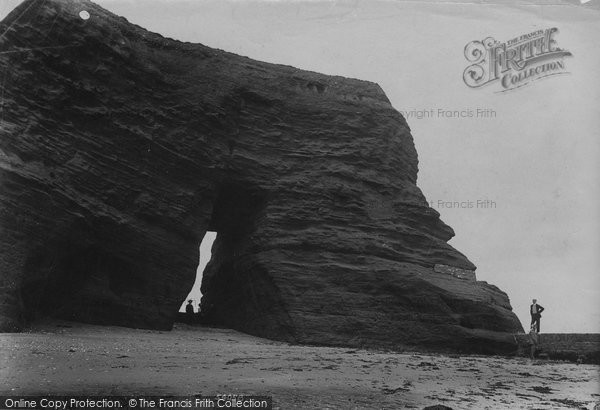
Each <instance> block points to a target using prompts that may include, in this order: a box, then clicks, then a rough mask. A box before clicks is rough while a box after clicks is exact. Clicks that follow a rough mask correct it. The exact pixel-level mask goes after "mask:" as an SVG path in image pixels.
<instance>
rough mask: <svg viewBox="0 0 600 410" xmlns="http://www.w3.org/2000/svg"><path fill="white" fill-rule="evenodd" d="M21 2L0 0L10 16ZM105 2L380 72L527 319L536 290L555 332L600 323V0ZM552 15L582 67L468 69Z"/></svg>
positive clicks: (325, 63) (370, 74)
mask: <svg viewBox="0 0 600 410" xmlns="http://www.w3.org/2000/svg"><path fill="white" fill-rule="evenodd" d="M17 3H18V2H16V1H12V0H4V3H2V2H0V17H1V16H3V15H5V14H6V13H7V12H8V11H9V10H10V8H12V7H14V5H15V4H17ZM96 3H98V4H100V5H102V6H103V7H105V8H107V9H108V10H111V11H112V12H114V13H116V14H119V15H122V16H124V17H126V18H127V19H128V20H129V21H131V22H133V23H135V24H138V25H140V26H142V27H145V28H146V29H148V30H150V31H154V32H158V33H161V34H162V35H164V36H166V37H171V38H174V39H177V40H182V41H190V42H195V43H202V44H205V45H207V46H210V47H214V48H219V49H223V50H226V51H230V52H234V53H237V54H240V55H244V56H248V57H251V58H253V59H257V60H261V61H267V62H272V63H279V64H287V65H292V66H295V67H298V68H301V69H306V70H311V71H317V72H321V73H326V74H335V75H342V76H346V77H352V78H359V79H362V80H369V81H373V82H376V83H378V84H379V85H380V86H381V87H382V88H383V90H384V91H385V93H386V95H387V96H388V98H389V99H390V101H391V103H392V105H393V106H394V107H395V108H396V109H397V110H399V111H401V112H404V113H406V115H405V116H406V118H407V121H408V123H409V125H410V127H411V130H412V135H413V137H414V140H415V145H416V148H417V152H418V154H419V177H418V186H419V187H420V188H421V190H422V191H423V193H424V194H425V196H426V198H427V199H428V201H429V202H430V204H431V206H432V207H433V208H435V209H436V210H438V212H440V214H441V218H442V220H443V221H444V222H446V223H447V224H449V225H450V226H452V228H453V229H454V231H455V232H456V237H455V238H453V239H452V240H451V241H450V243H451V244H452V245H453V246H454V247H455V248H457V249H458V250H460V251H461V252H462V253H464V254H465V255H467V257H468V258H469V259H470V260H471V261H472V262H473V263H475V265H477V267H478V269H477V278H478V280H484V281H487V282H489V283H492V284H494V285H496V286H498V287H499V288H501V289H502V290H504V291H505V292H507V294H508V296H509V298H510V301H511V304H512V306H513V309H514V311H515V313H516V314H517V316H518V317H519V319H520V320H521V322H522V323H523V324H524V327H525V328H527V327H528V326H529V321H530V318H529V304H530V303H531V299H532V298H536V299H537V300H538V303H539V304H541V305H542V306H544V307H545V308H546V311H545V312H544V315H543V316H544V317H543V319H542V327H541V330H542V332H548V333H550V332H570V333H574V332H577V333H588V332H595V333H598V332H600V309H599V308H600V302H599V301H600V272H599V270H600V269H599V268H600V256H599V255H600V254H599V252H598V250H599V249H600V230H599V229H598V228H599V226H600V224H599V221H600V207H599V206H598V202H599V200H600V185H599V184H598V176H599V175H600V173H599V171H600V169H599V168H600V161H599V160H600V135H599V131H598V130H600V115H599V114H600V79H599V78H598V76H597V75H596V72H597V68H598V67H600V44H599V43H598V39H600V24H598V23H600V10H599V7H598V3H599V1H598V0H592V1H591V2H590V3H588V4H586V5H585V6H581V5H578V2H576V1H572V2H570V3H566V2H560V1H554V2H552V1H547V2H545V4H543V5H541V4H539V3H538V4H534V3H532V2H529V3H524V2H518V3H517V2H511V1H497V2H481V1H478V2H477V3H469V2H465V1H461V2H454V1H435V2H434V1H391V0H387V1H358V0H356V1H355V0H349V1H333V0H331V1H330V0H327V1H326V0H323V1H321V0H310V1H303V0H263V1H258V0H247V1H244V0H218V1H217V0H197V1H189V0H187V1H186V0H97V1H96ZM517 4H519V5H518V6H517ZM92 18H93V16H92ZM552 27H556V28H558V32H557V33H556V34H555V37H554V39H555V41H556V43H557V44H558V46H559V47H561V48H563V49H566V50H568V51H570V52H571V53H572V56H570V57H565V58H564V60H563V61H564V64H565V71H566V73H564V74H562V75H555V76H550V77H546V78H544V79H541V80H539V81H534V82H531V83H530V84H528V85H526V86H524V87H520V88H517V89H514V90H511V91H507V92H498V91H500V90H501V89H502V88H501V86H500V85H499V84H497V83H496V84H491V85H488V86H485V87H481V88H470V87H468V86H467V85H466V84H465V82H464V81H463V71H464V70H465V68H466V67H467V66H468V65H469V64H470V63H469V62H468V61H467V60H466V58H465V56H464V48H465V45H466V44H467V43H469V42H471V41H473V40H483V39H484V38H486V37H493V38H494V39H496V40H498V41H500V42H504V41H507V40H510V39H513V38H515V37H518V36H520V35H522V34H527V33H531V32H533V31H536V30H540V29H541V30H544V29H548V28H552ZM478 109H479V110H481V111H479V112H480V113H482V114H483V113H487V114H488V115H486V116H484V115H481V116H477V112H478V111H477V110H478ZM426 111H427V112H428V113H430V114H429V115H425V116H423V115H418V114H419V113H425V112H426ZM455 111H458V114H454V115H453V112H455ZM411 112H412V114H411ZM448 112H450V114H448ZM461 112H462V113H463V114H464V113H468V112H472V113H473V115H472V116H468V114H464V115H461ZM431 113H433V114H431ZM478 200H479V201H485V200H487V201H488V202H480V204H487V205H488V206H483V205H482V206H477V201H478ZM453 202H458V203H459V204H460V203H462V204H463V205H465V206H450V205H449V204H448V203H453ZM469 203H472V204H473V205H472V206H471V207H469V206H468V204H469ZM209 248H210V244H209V242H206V244H205V245H204V248H202V249H201V255H200V258H201V265H202V263H205V262H206V260H208V258H209V257H210V251H209ZM195 286H196V287H198V286H199V282H198V283H197V285H195ZM196 295H197V294H196ZM196 295H195V296H194V297H193V298H194V299H195V300H196V302H197V301H198V300H199V299H198V297H197V296H196ZM195 305H197V303H195Z"/></svg>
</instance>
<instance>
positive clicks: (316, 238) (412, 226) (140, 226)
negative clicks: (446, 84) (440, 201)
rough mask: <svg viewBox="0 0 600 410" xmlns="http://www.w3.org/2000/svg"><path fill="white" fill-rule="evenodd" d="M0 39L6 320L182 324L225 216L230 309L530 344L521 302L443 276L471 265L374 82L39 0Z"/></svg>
mask: <svg viewBox="0 0 600 410" xmlns="http://www.w3.org/2000/svg"><path fill="white" fill-rule="evenodd" d="M82 10H86V11H87V12H89V14H90V16H91V17H90V18H89V19H88V20H83V19H81V18H80V17H79V13H80V12H81V11H82ZM0 32H2V33H4V35H3V37H2V40H1V43H0V46H1V51H2V53H1V54H0V62H1V67H2V70H3V72H2V75H3V77H4V82H3V83H4V90H3V106H2V126H1V130H0V132H1V135H0V171H1V174H0V175H1V176H0V178H1V179H0V183H1V189H0V202H1V208H0V226H1V229H2V234H1V235H0V269H1V272H2V282H1V284H0V326H1V327H2V329H3V330H16V329H19V328H20V327H21V326H22V325H23V324H24V323H26V322H27V320H29V319H31V318H34V317H40V316H44V315H50V316H57V317H62V318H68V319H76V320H82V321H88V322H93V323H105V324H118V325H125V326H133V327H148V328H160V329H168V328H170V327H171V325H172V322H173V320H174V318H175V316H176V312H177V310H178V308H179V305H180V304H181V302H182V300H183V299H184V298H185V296H186V295H187V292H188V291H189V290H190V287H191V285H192V283H193V281H194V276H195V268H196V265H197V263H198V245H199V243H200V240H201V238H202V237H203V235H204V233H205V232H206V231H207V230H214V231H217V232H218V239H217V242H216V243H215V245H214V249H213V250H214V252H213V259H212V261H211V263H210V265H209V267H208V268H207V271H206V273H205V277H204V281H203V284H202V291H203V293H204V294H205V297H204V298H203V301H202V304H203V308H204V310H205V312H206V315H207V317H208V318H209V319H210V320H211V321H213V322H215V323H219V324H222V325H227V326H231V327H233V328H236V329H239V330H242V331H245V332H248V333H251V334H255V335H260V336H265V337H270V338H274V339H280V340H288V341H292V342H300V343H317V344H334V345H351V346H390V347H402V346H407V345H410V346H418V347H421V348H431V349H436V350H462V351H485V352H497V351H503V350H509V349H512V348H513V346H512V343H514V342H513V339H512V337H510V335H509V333H508V332H514V331H518V330H521V326H520V324H519V322H518V320H517V318H516V317H515V315H514V314H513V313H512V311H511V307H510V304H509V301H508V298H507V296H506V294H505V293H503V292H502V291H500V290H499V289H497V288H496V287H494V286H491V285H488V284H486V283H484V282H477V281H475V280H474V277H473V278H472V280H464V279H460V278H457V277H455V276H456V275H455V276H453V275H452V274H450V275H449V274H448V273H446V272H439V271H438V270H439V269H437V270H436V269H434V267H435V266H436V265H445V266H450V267H453V268H456V269H459V270H465V271H473V270H474V269H475V267H474V266H473V264H472V263H471V262H470V261H469V260H467V258H466V257H465V256H463V255H462V254H461V253H459V252H458V251H456V250H455V249H453V248H452V247H451V246H450V245H448V243H447V241H448V240H449V239H450V238H451V237H452V236H453V235H454V233H453V231H452V229H451V228H450V227H448V226H447V225H445V224H444V223H443V222H441V221H440V219H439V214H438V213H437V212H436V211H435V210H433V209H431V208H430V207H429V206H428V204H427V202H426V200H425V198H424V196H423V194H422V193H421V191H420V190H419V188H417V186H416V181H417V153H416V152H415V148H414V144H413V140H412V137H411V135H410V130H409V127H408V125H407V124H406V122H405V120H404V119H403V118H402V116H401V115H400V114H399V113H398V112H397V111H396V110H394V109H393V108H392V106H391V105H390V103H389V101H388V99H387V98H386V96H385V94H384V93H383V91H382V90H381V88H380V87H379V86H377V85H376V84H373V83H369V82H365V81H359V80H353V79H347V78H342V77H335V76H326V75H322V74H317V73H313V72H307V71H302V70H299V69H296V68H293V67H288V66H281V65H273V64H266V63H262V62H258V61H254V60H251V59H248V58H245V57H240V56H237V55H234V54H230V53H227V52H223V51H220V50H214V49H211V48H208V47H205V46H203V45H200V44H189V43H181V42H177V41H174V40H171V39H166V38H163V37H161V36H160V35H158V34H153V33H149V32H147V31H145V30H143V29H142V28H140V27H138V26H135V25H132V24H130V23H128V22H127V21H126V20H125V19H123V18H120V17H117V16H115V15H113V14H111V13H109V12H107V11H106V10H103V9H102V8H100V7H98V6H97V5H95V4H93V3H91V2H88V1H84V0H80V1H75V0H70V1H58V0H48V1H43V2H39V1H33V0H28V1H25V2H24V3H23V4H21V5H20V6H19V7H18V8H17V9H15V10H14V11H13V12H12V13H11V14H10V15H9V16H8V17H6V19H5V20H4V21H3V22H2V23H1V24H0Z"/></svg>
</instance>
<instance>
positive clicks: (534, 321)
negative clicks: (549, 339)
mask: <svg viewBox="0 0 600 410" xmlns="http://www.w3.org/2000/svg"><path fill="white" fill-rule="evenodd" d="M531 302H532V303H531V306H529V313H531V328H532V329H535V331H536V333H540V319H541V318H542V312H543V311H544V308H543V307H542V306H541V305H538V304H537V300H536V299H533V300H532V301H531Z"/></svg>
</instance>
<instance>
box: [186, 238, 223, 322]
mask: <svg viewBox="0 0 600 410" xmlns="http://www.w3.org/2000/svg"><path fill="white" fill-rule="evenodd" d="M216 238H217V233H216V232H212V231H207V232H206V234H205V235H204V238H203V239H202V242H201V243H200V260H199V262H198V268H197V269H196V281H195V282H194V286H192V289H191V290H190V293H189V294H188V296H187V297H186V298H185V300H184V301H183V303H182V304H181V307H180V308H179V311H180V312H185V305H187V303H188V300H190V299H191V300H192V301H193V302H192V305H193V306H194V312H196V313H197V312H198V305H199V304H200V298H201V297H202V293H201V292H200V285H201V284H202V274H203V272H204V268H205V267H206V265H207V264H208V262H209V261H210V257H211V248H212V244H213V242H214V241H215V239H216Z"/></svg>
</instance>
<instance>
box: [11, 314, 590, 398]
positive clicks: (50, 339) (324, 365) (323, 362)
mask: <svg viewBox="0 0 600 410" xmlns="http://www.w3.org/2000/svg"><path fill="white" fill-rule="evenodd" d="M0 366H1V367H0V393H1V394H4V395H7V394H9V395H34V394H56V395H57V394H67V395H73V394H78V395H85V394H89V395H92V394H93V395H132V394H144V395H175V396H189V395H196V394H202V395H213V394H261V395H270V396H272V397H273V403H274V408H278V409H326V408H330V409H401V408H415V409H421V408H423V407H426V406H431V405H436V404H443V405H446V406H449V407H451V408H453V409H560V408H565V409H566V408H586V409H594V406H595V404H597V403H600V366H598V365H577V364H574V363H567V362H552V361H546V360H535V361H532V360H529V359H526V358H503V357H485V356H462V357H459V356H457V355H456V356H454V355H450V356H449V355H433V354H420V353H394V352H385V351H376V350H361V349H348V348H329V347H314V346H294V345H289V344H286V343H279V342H273V341H269V340H265V339H261V338H257V337H253V336H249V335H246V334H243V333H239V332H236V331H233V330H229V329H216V328H199V327H190V326H186V325H178V326H176V328H175V329H174V330H173V331H171V332H160V331H149V330H139V329H127V328H120V327H101V326H92V325H82V324H76V323H66V322H61V323H52V324H46V325H39V326H37V327H35V328H33V329H31V331H29V332H26V333H20V334H7V333H3V334H0Z"/></svg>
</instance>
